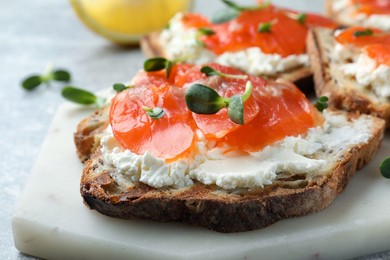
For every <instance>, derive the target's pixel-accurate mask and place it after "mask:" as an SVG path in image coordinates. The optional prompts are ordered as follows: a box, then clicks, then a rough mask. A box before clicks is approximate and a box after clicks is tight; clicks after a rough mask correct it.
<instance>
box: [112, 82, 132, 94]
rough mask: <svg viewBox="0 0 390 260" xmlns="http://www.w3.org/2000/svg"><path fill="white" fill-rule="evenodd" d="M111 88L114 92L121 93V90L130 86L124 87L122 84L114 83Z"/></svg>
mask: <svg viewBox="0 0 390 260" xmlns="http://www.w3.org/2000/svg"><path fill="white" fill-rule="evenodd" d="M112 88H113V89H114V90H115V91H116V92H122V91H123V90H125V89H128V88H130V86H125V85H124V84H122V83H115V84H114V85H113V86H112Z"/></svg>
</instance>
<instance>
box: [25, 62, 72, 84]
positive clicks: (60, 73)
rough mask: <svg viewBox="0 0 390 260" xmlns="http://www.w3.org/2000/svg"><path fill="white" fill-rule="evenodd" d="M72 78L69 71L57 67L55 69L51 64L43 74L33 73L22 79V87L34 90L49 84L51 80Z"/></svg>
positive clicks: (64, 80) (66, 80)
mask: <svg viewBox="0 0 390 260" xmlns="http://www.w3.org/2000/svg"><path fill="white" fill-rule="evenodd" d="M70 79H71V75H70V73H69V72H68V71H66V70H63V69H57V70H53V68H52V67H51V66H48V68H47V69H46V72H45V73H44V74H42V75H38V74H35V75H31V76H28V77H26V78H25V79H24V80H23V81H22V87H23V88H24V89H25V90H34V89H35V88H37V87H38V86H39V85H41V84H43V83H46V84H49V83H50V81H52V80H54V81H62V82H69V81H70Z"/></svg>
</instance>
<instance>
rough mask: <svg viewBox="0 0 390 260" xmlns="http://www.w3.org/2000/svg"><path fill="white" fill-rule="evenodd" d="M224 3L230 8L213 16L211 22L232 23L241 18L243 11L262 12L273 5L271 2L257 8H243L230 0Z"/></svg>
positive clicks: (256, 6) (223, 0)
mask: <svg viewBox="0 0 390 260" xmlns="http://www.w3.org/2000/svg"><path fill="white" fill-rule="evenodd" d="M222 2H223V3H224V4H225V5H227V7H228V8H227V9H224V10H221V11H218V12H216V13H215V14H214V15H213V16H212V18H211V22H212V23H214V24H219V23H224V22H228V21H231V20H233V19H235V18H236V17H237V16H239V15H240V13H241V12H242V11H251V10H252V11H253V10H261V9H264V8H267V7H268V6H270V4H271V1H266V2H264V3H261V4H259V5H255V6H242V5H238V4H236V3H235V2H233V1H229V0H222Z"/></svg>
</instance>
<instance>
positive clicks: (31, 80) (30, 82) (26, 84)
mask: <svg viewBox="0 0 390 260" xmlns="http://www.w3.org/2000/svg"><path fill="white" fill-rule="evenodd" d="M41 84H42V78H41V76H39V75H32V76H29V77H27V78H25V79H24V80H23V81H22V87H23V88H24V89H25V90H34V89H35V88H36V87H38V86H39V85H41Z"/></svg>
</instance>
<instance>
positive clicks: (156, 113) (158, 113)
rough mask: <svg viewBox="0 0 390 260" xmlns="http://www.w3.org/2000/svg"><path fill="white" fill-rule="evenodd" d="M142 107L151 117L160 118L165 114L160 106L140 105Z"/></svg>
mask: <svg viewBox="0 0 390 260" xmlns="http://www.w3.org/2000/svg"><path fill="white" fill-rule="evenodd" d="M142 108H143V110H145V112H146V114H147V115H148V116H150V117H151V118H152V119H160V118H161V117H163V116H164V115H165V111H164V110H163V109H162V108H160V107H155V108H150V107H147V106H142Z"/></svg>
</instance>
